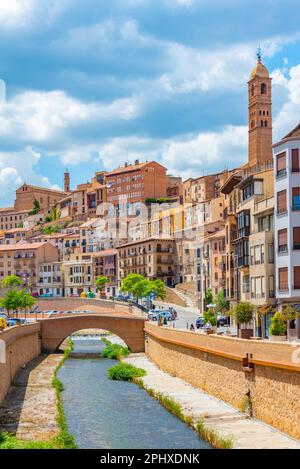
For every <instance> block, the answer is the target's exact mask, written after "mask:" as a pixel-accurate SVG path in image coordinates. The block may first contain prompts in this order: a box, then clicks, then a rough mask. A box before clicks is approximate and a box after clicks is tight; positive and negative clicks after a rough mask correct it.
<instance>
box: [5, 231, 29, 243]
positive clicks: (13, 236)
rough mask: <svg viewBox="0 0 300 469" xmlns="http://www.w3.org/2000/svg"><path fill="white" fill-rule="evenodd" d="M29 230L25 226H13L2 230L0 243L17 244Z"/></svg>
mask: <svg viewBox="0 0 300 469" xmlns="http://www.w3.org/2000/svg"><path fill="white" fill-rule="evenodd" d="M28 232H29V230H27V229H25V228H13V229H12V230H5V231H3V233H2V235H0V244H17V243H19V242H20V241H22V240H24V239H25V238H26V235H27V234H28Z"/></svg>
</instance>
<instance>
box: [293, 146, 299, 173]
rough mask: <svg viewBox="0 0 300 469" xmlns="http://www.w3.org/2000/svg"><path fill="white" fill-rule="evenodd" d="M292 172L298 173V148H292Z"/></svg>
mask: <svg viewBox="0 0 300 469" xmlns="http://www.w3.org/2000/svg"><path fill="white" fill-rule="evenodd" d="M292 173H299V149H298V148H293V149H292Z"/></svg>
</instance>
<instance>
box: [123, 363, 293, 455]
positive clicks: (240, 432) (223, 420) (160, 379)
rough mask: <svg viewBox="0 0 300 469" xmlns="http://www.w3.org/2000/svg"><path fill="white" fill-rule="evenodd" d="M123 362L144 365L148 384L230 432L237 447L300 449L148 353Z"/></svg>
mask: <svg viewBox="0 0 300 469" xmlns="http://www.w3.org/2000/svg"><path fill="white" fill-rule="evenodd" d="M123 361H126V362H127V363H131V364H132V365H134V366H137V367H140V368H143V369H144V370H145V371H146V372H147V375H146V376H145V377H143V378H142V380H143V382H144V385H145V387H146V388H151V389H153V390H155V391H156V392H160V393H162V394H166V395H168V396H170V397H171V398H172V399H174V400H175V401H176V402H178V403H179V404H180V405H181V406H182V410H183V413H184V414H185V415H187V416H191V417H192V418H193V420H194V421H197V420H199V419H200V418H201V419H203V420H204V423H205V425H206V426H207V427H208V428H212V429H214V430H216V431H218V432H219V433H220V435H223V436H229V435H231V436H232V437H233V448H234V449H300V442H298V441H296V440H294V439H293V438H291V437H289V436H287V435H285V434H283V433H281V432H280V431H278V430H276V429H275V428H273V427H270V426H269V425H266V424H264V423H263V422H261V421H258V420H256V419H251V418H249V417H247V416H246V415H245V414H243V413H241V412H239V411H238V410H237V409H235V408H234V407H231V406H230V405H228V404H226V403H225V402H224V401H221V400H219V399H217V398H215V397H213V396H210V395H209V394H206V393H205V392H204V391H201V390H200V389H197V388H194V387H193V386H192V385H190V384H188V383H186V382H185V381H183V380H182V379H179V378H175V377H173V376H170V375H168V374H167V373H165V372H164V371H162V370H160V369H159V368H158V367H157V366H156V365H155V364H154V363H153V362H151V361H150V360H149V359H148V358H147V356H146V355H145V354H132V355H130V356H129V357H128V358H126V359H124V360H123Z"/></svg>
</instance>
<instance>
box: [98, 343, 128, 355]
mask: <svg viewBox="0 0 300 469" xmlns="http://www.w3.org/2000/svg"><path fill="white" fill-rule="evenodd" d="M102 341H103V342H104V343H105V345H106V347H105V349H103V350H102V352H101V357H103V358H109V359H111V360H121V358H123V357H128V355H129V353H130V352H129V349H128V348H127V347H123V345H120V344H113V343H112V342H110V341H109V340H107V339H102Z"/></svg>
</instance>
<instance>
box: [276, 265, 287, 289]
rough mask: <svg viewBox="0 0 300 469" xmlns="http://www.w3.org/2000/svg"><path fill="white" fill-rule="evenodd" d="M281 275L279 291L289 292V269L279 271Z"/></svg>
mask: <svg viewBox="0 0 300 469" xmlns="http://www.w3.org/2000/svg"><path fill="white" fill-rule="evenodd" d="M278 273H279V290H288V269H287V267H282V268H280V269H278Z"/></svg>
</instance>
